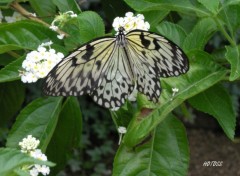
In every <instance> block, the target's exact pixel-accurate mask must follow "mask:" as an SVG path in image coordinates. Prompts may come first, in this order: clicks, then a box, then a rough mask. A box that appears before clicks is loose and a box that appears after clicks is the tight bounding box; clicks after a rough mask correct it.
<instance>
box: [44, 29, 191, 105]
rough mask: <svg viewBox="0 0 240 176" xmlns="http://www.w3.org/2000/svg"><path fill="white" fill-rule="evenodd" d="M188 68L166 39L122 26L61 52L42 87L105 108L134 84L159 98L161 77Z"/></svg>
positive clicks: (118, 102) (117, 102)
mask: <svg viewBox="0 0 240 176" xmlns="http://www.w3.org/2000/svg"><path fill="white" fill-rule="evenodd" d="M188 69H189V62H188V58H187V56H186V55H185V54H184V52H183V51H182V50H181V49H180V48H179V47H178V46H177V45H176V44H174V43H173V42H171V41H170V40H168V39H167V38H165V37H163V36H160V35H158V34H156V33H153V32H148V31H144V30H140V29H135V30H132V31H130V32H127V33H126V34H125V29H124V27H120V28H119V33H118V34H117V35H116V36H114V37H101V38H97V39H94V40H92V41H90V42H88V43H86V44H84V45H82V46H81V47H79V48H78V49H76V50H75V51H73V52H72V53H71V54H69V55H68V56H67V57H65V58H64V59H63V60H62V61H60V62H59V63H58V64H57V65H56V66H55V67H54V68H53V69H52V70H51V71H50V73H49V74H48V75H47V77H46V78H45V80H44V86H43V92H44V94H46V95H51V96H80V95H83V94H89V95H90V96H91V97H92V98H93V100H94V101H95V102H96V103H97V104H99V105H100V106H103V107H105V108H117V107H120V106H122V105H123V104H124V103H125V101H126V99H128V97H129V95H130V94H131V93H132V92H133V90H134V88H136V89H137V90H138V91H139V92H140V93H142V94H144V95H146V96H147V98H148V99H149V100H150V101H153V102H155V103H157V102H158V99H159V97H160V93H161V86H160V78H161V77H164V78H165V77H171V76H179V75H180V74H183V73H186V72H187V71H188Z"/></svg>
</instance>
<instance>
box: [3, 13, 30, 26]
mask: <svg viewBox="0 0 240 176" xmlns="http://www.w3.org/2000/svg"><path fill="white" fill-rule="evenodd" d="M24 19H26V18H25V17H24V16H22V15H21V14H20V13H18V12H13V15H12V16H5V20H6V22H7V23H14V22H16V21H21V20H24Z"/></svg>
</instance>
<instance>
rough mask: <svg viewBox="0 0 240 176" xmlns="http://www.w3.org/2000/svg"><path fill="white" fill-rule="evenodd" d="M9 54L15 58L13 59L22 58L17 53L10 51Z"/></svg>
mask: <svg viewBox="0 0 240 176" xmlns="http://www.w3.org/2000/svg"><path fill="white" fill-rule="evenodd" d="M7 53H8V54H9V55H10V56H13V57H15V58H19V57H20V55H19V54H17V53H16V52H13V51H8V52H7Z"/></svg>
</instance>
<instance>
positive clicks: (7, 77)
mask: <svg viewBox="0 0 240 176" xmlns="http://www.w3.org/2000/svg"><path fill="white" fill-rule="evenodd" d="M24 59H25V55H24V56H22V57H20V58H18V59H16V60H15V61H13V62H11V63H10V64H8V65H6V66H5V67H4V68H2V69H1V70H0V83H2V82H8V81H14V80H18V79H19V70H21V69H22V62H23V60H24Z"/></svg>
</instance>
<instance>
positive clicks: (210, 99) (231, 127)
mask: <svg viewBox="0 0 240 176" xmlns="http://www.w3.org/2000/svg"><path fill="white" fill-rule="evenodd" d="M189 102H190V103H191V105H192V106H193V107H194V108H196V109H197V110H199V111H203V112H205V113H208V114H210V115H212V116H214V117H215V118H216V119H217V121H218V123H219V124H220V125H221V127H222V129H223V131H224V132H225V134H226V135H227V136H228V137H229V138H230V139H232V140H233V138H234V131H235V125H236V115H235V113H234V110H233V105H232V101H231V98H230V96H229V94H228V93H227V91H226V90H225V88H224V87H223V86H221V85H219V84H217V85H215V86H213V87H211V88H209V89H207V90H206V91H204V92H202V93H200V94H198V95H196V96H194V97H192V98H191V99H189Z"/></svg>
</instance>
